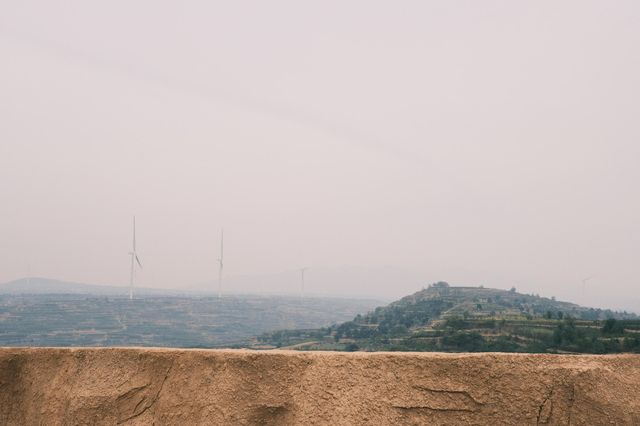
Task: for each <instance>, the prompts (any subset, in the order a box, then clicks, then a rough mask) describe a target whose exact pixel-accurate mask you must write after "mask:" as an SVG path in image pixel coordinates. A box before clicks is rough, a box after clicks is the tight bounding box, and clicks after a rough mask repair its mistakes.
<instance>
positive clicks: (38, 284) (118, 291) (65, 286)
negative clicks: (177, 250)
mask: <svg viewBox="0 0 640 426" xmlns="http://www.w3.org/2000/svg"><path fill="white" fill-rule="evenodd" d="M135 293H136V294H138V295H156V296H160V295H180V294H185V293H188V292H184V291H178V290H164V289H153V288H144V287H136V288H135ZM0 294H91V295H97V296H124V295H127V294H129V287H118V286H105V285H93V284H82V283H75V282H69V281H59V280H54V279H50V278H41V277H33V278H21V279H18V280H14V281H10V282H8V283H4V284H0Z"/></svg>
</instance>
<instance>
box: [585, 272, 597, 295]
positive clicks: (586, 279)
mask: <svg viewBox="0 0 640 426" xmlns="http://www.w3.org/2000/svg"><path fill="white" fill-rule="evenodd" d="M594 277H595V275H591V276H590V277H587V278H585V279H583V280H582V294H583V295H584V294H585V293H586V292H587V281H589V280H590V279H592V278H594Z"/></svg>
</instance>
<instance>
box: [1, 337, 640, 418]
mask: <svg viewBox="0 0 640 426" xmlns="http://www.w3.org/2000/svg"><path fill="white" fill-rule="evenodd" d="M0 424H2V425H37V424H43V425H45V424H46V425H67V424H74V425H94V424H99V425H102V424H104V425H115V424H126V425H152V424H156V425H203V424H213V425H223V424H229V425H239V424H264V425H269V424H273V425H275V424H285V425H286V424H301V425H308V424H326V425H352V424H370V425H399V424H409V425H411V424H416V425H417V424H420V425H425V424H428V425H465V424H473V425H537V424H549V425H600V424H602V425H605V424H607V425H608V424H615V425H640V356H633V355H621V356H554V355H517V354H433V353H332V352H289V351H268V352H254V351H241V350H174V349H129V348H127V349H124V348H104V349H48V348H46V349H44V348H29V349H20V348H0Z"/></svg>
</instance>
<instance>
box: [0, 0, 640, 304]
mask: <svg viewBox="0 0 640 426" xmlns="http://www.w3.org/2000/svg"><path fill="white" fill-rule="evenodd" d="M639 76H640V3H639V2H637V1H598V2H591V1H584V0H581V1H527V2H522V1H481V2H480V1H439V2H435V1H415V2H408V1H403V2H391V1H388V2H375V1H369V0H368V1H361V2H354V1H336V2H333V1H323V2H300V1H290V2H281V1H270V2H263V1H262V2H261V1H255V2H248V1H233V2H209V1H201V2H162V1H109V2H104V1H102V2H96V1H86V0H83V1H64V2H52V1H40V2H32V1H25V0H20V1H17V0H16V1H9V0H3V1H2V2H0V200H1V214H0V282H3V281H8V280H11V279H15V278H18V277H21V276H25V275H26V274H27V270H28V266H27V265H28V264H29V263H30V264H31V273H32V274H33V275H37V276H47V277H52V278H59V279H66V280H74V281H82V282H90V283H99V284H122V285H123V284H125V283H127V281H128V267H129V264H128V262H129V258H128V255H127V252H128V251H129V248H130V247H129V246H130V239H131V217H132V215H134V214H135V215H136V216H137V221H138V246H139V247H138V248H139V252H140V257H141V259H142V261H143V263H144V267H145V268H144V270H143V271H142V272H141V273H140V274H139V283H140V285H144V286H149V287H153V286H157V287H172V288H186V287H189V286H192V285H195V284H197V283H202V282H205V281H209V280H213V279H214V277H215V276H216V273H217V266H216V263H215V261H216V258H217V257H218V245H219V242H218V239H219V232H220V228H222V227H224V229H225V237H226V246H225V248H226V253H225V258H226V265H225V268H226V269H225V272H226V273H228V274H229V275H254V274H275V273H279V272H283V271H291V270H293V269H296V268H299V267H301V266H311V267H312V269H310V270H309V272H308V274H309V275H308V276H309V279H311V278H312V275H313V273H312V272H313V268H316V269H318V270H320V269H323V268H339V267H358V268H364V269H371V274H372V275H373V276H375V275H376V270H378V269H379V268H383V269H384V270H385V271H387V272H388V270H389V268H398V270H404V271H408V272H407V273H409V274H413V275H412V276H415V277H418V278H416V281H423V282H424V283H429V282H431V281H435V280H447V281H449V282H451V283H453V284H484V285H485V286H492V287H500V288H509V287H511V286H512V285H516V287H518V289H519V290H522V291H526V292H538V293H540V294H544V295H547V296H550V295H555V296H557V297H560V298H564V299H570V300H574V301H578V302H584V303H589V304H596V305H602V304H607V305H612V306H616V307H627V308H628V307H632V306H634V307H637V310H640V297H639V296H638V294H639V288H640V278H639V277H640V270H639V269H640V221H639V218H640V193H639V182H640V77H639ZM591 275H595V278H593V279H592V280H590V281H589V282H588V287H587V293H586V294H582V291H581V287H582V283H581V280H582V279H583V278H586V277H588V276H591ZM379 281H380V280H378V282H376V285H375V286H373V288H371V294H366V296H376V295H398V296H400V295H402V294H404V293H408V292H409V291H414V290H415V289H416V288H417V286H419V284H420V283H414V284H408V283H406V282H403V283H394V282H388V283H382V282H379ZM389 281H391V279H390V280H389ZM372 282H373V281H372ZM315 284H316V285H322V286H323V288H324V289H325V291H326V292H336V293H341V292H342V293H344V292H349V290H350V289H349V288H348V286H349V285H348V283H346V284H345V283H343V282H340V283H339V284H338V283H332V282H323V283H315ZM412 286H413V287H412ZM363 296H365V294H363Z"/></svg>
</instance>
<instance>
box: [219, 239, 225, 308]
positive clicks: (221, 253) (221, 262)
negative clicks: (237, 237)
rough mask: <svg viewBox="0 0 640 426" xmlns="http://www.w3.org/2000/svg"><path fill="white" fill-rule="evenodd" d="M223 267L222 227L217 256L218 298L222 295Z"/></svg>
mask: <svg viewBox="0 0 640 426" xmlns="http://www.w3.org/2000/svg"><path fill="white" fill-rule="evenodd" d="M223 267H224V229H223V230H221V231H220V257H219V258H218V299H220V298H221V297H222V268H223Z"/></svg>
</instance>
